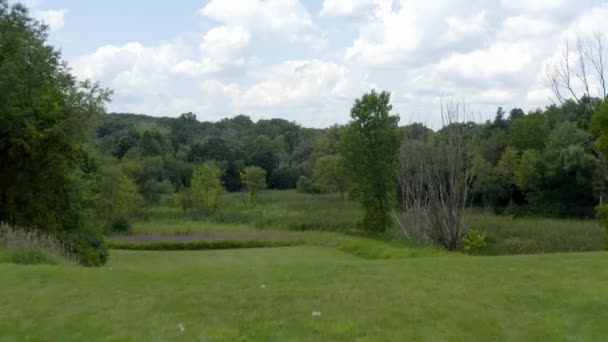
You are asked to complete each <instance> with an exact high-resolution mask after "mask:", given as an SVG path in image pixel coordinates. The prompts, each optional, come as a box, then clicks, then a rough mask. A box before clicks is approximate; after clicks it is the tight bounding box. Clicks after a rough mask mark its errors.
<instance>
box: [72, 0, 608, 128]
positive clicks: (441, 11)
mask: <svg viewBox="0 0 608 342" xmlns="http://www.w3.org/2000/svg"><path fill="white" fill-rule="evenodd" d="M602 1H604V3H603V4H600V5H593V4H591V2H590V0H581V2H575V1H570V0H568V1H566V0H549V1H528V0H526V1H521V0H501V1H493V2H488V1H482V0H472V1H468V0H467V1H465V0H434V1H429V0H352V1H345V0H324V1H323V2H322V5H321V9H320V10H319V12H318V13H317V14H318V16H317V17H314V16H311V15H310V14H309V12H308V11H309V9H310V8H311V7H312V6H308V7H306V6H304V5H303V3H304V2H303V1H302V2H300V1H297V0H266V1H262V0H232V1H228V0H210V1H209V2H208V3H207V4H206V5H205V6H204V7H202V8H201V9H200V10H199V12H198V13H199V15H201V16H202V17H204V18H202V19H201V20H203V19H204V20H205V27H210V28H209V29H208V30H206V31H205V32H199V33H198V35H196V36H195V37H196V38H189V39H188V40H181V39H175V40H172V41H169V42H159V43H156V44H150V45H144V44H141V43H138V42H132V43H128V44H124V45H117V46H113V45H106V46H101V47H100V48H98V49H96V50H95V51H93V52H92V53H90V54H88V55H85V56H82V57H80V58H77V59H76V60H74V61H73V62H74V63H73V66H74V70H75V71H76V73H77V74H78V75H79V76H82V77H89V78H93V79H96V80H100V81H102V84H104V85H106V86H110V87H112V88H114V89H115V94H116V95H115V102H114V104H113V105H112V106H111V109H113V110H118V111H137V112H144V113H148V114H153V115H178V114H179V113H181V112H184V111H194V112H196V113H197V114H198V116H199V118H202V119H207V120H215V119H219V118H221V117H224V116H230V115H234V114H238V113H244V114H248V115H251V116H252V117H253V118H254V119H259V118H267V117H277V116H278V117H283V118H286V119H289V120H296V121H298V122H301V123H303V124H305V125H313V126H327V125H330V124H332V123H334V122H346V121H347V119H348V112H349V109H350V107H351V105H352V102H353V100H354V99H355V98H357V97H359V96H361V94H362V93H364V92H366V91H369V89H371V88H372V87H375V88H378V87H377V86H380V88H381V89H386V90H389V91H391V92H392V93H393V94H394V95H393V98H392V100H393V104H394V107H395V111H396V112H398V113H400V114H401V115H402V117H403V118H404V122H409V121H411V120H414V121H417V120H420V121H423V122H425V123H427V124H429V125H431V126H433V127H437V125H438V123H439V121H440V119H439V116H438V115H437V110H438V102H437V99H438V98H439V97H440V96H447V97H450V96H453V97H456V98H464V99H465V100H466V101H467V102H468V104H469V108H472V109H474V110H476V111H478V112H479V113H482V114H483V115H487V116H493V113H495V111H496V107H497V106H503V107H505V108H510V107H515V106H517V107H522V108H524V109H526V110H527V109H529V108H530V107H536V106H543V105H545V104H548V103H549V101H548V100H547V96H548V94H549V95H550V91H549V89H548V88H547V80H546V77H545V74H544V69H543V67H544V66H545V64H546V63H547V62H549V61H550V58H552V57H553V56H555V54H556V52H557V51H558V50H559V48H560V44H561V43H563V41H564V40H565V39H566V38H568V37H570V38H572V37H574V36H575V35H577V34H581V33H582V34H587V33H590V32H592V31H602V32H608V20H606V18H608V3H606V2H605V1H606V0H602ZM304 4H307V3H304ZM320 17H322V18H320ZM335 17H342V18H351V19H352V18H355V19H356V24H357V25H356V26H355V25H351V24H353V22H352V21H345V20H342V19H339V18H335ZM336 23H340V25H346V26H345V27H344V29H343V28H342V27H336V26H334V25H336ZM328 41H329V42H331V44H329V45H327V44H326V43H327V42H328ZM319 47H321V48H319ZM326 47H327V48H326ZM487 116H486V117H483V118H488V117H487Z"/></svg>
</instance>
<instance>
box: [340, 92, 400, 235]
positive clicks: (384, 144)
mask: <svg viewBox="0 0 608 342" xmlns="http://www.w3.org/2000/svg"><path fill="white" fill-rule="evenodd" d="M391 110H392V106H391V104H390V93H388V92H384V91H383V92H381V93H377V92H375V91H373V90H372V92H371V93H368V94H365V95H363V96H362V97H361V98H360V99H357V100H355V104H354V105H353V107H352V109H351V118H352V120H351V121H350V123H349V125H348V127H347V128H346V130H345V132H344V136H343V139H342V141H341V142H340V145H339V151H340V154H341V155H342V157H343V158H344V165H345V167H346V168H347V169H348V171H349V173H351V174H352V182H353V187H354V191H355V192H356V193H357V194H358V195H359V198H360V201H361V204H362V206H363V209H364V216H363V221H362V225H363V226H364V227H365V228H366V229H369V230H370V231H377V232H383V231H385V230H386V229H387V228H388V227H389V226H390V225H391V218H390V215H389V213H390V211H391V209H392V206H393V200H394V197H395V195H394V192H395V185H396V176H397V174H396V172H397V152H398V151H399V137H398V131H397V124H398V122H399V116H397V115H391V114H390V111H391Z"/></svg>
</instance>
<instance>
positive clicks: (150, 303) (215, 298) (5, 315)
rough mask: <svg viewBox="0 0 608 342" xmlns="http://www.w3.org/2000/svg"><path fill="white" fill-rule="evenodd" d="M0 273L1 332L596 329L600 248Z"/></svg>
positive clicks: (395, 335)
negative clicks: (579, 251)
mask: <svg viewBox="0 0 608 342" xmlns="http://www.w3.org/2000/svg"><path fill="white" fill-rule="evenodd" d="M0 274H1V281H0V294H1V295H0V340H2V341H13V340H15V341H24V340H56V341H83V340H87V341H88V340H131V341H142V340H146V341H180V340H198V341H332V340H338V341H339V340H343V341H406V340H428V341H437V340H452V341H463V340H479V341H487V340H513V341H522V340H538V341H559V340H581V341H582V340H585V341H593V340H596V341H601V340H604V339H605V337H606V336H607V335H608V323H607V322H608V304H607V303H608V290H607V281H608V253H585V254H575V253H573V254H551V255H530V256H500V257H466V256H451V255H450V256H435V257H421V258H401V259H390V260H368V259H362V258H359V257H356V256H354V255H351V254H346V253H342V252H340V251H338V250H337V249H334V248H327V247H312V246H301V247H284V248H265V249H239V250H221V251H181V252H168V251H162V252H157V251H144V252H134V251H112V259H111V262H110V263H109V264H108V265H107V266H105V267H102V268H82V267H76V266H69V265H60V266H43V265H40V266H20V265H13V264H0ZM262 285H265V288H263V287H262ZM313 311H318V312H320V313H321V314H320V316H316V317H313V316H312V312H313ZM180 326H181V327H183V332H182V331H181V329H180Z"/></svg>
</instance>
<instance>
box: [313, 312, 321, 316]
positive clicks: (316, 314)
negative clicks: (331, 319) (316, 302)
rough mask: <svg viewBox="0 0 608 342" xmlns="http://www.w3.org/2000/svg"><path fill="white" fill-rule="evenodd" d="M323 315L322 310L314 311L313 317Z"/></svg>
mask: <svg viewBox="0 0 608 342" xmlns="http://www.w3.org/2000/svg"><path fill="white" fill-rule="evenodd" d="M318 316H321V311H313V312H312V317H318Z"/></svg>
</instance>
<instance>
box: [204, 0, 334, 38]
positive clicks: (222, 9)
mask: <svg viewBox="0 0 608 342" xmlns="http://www.w3.org/2000/svg"><path fill="white" fill-rule="evenodd" d="M199 13H200V14H201V15H203V16H206V17H208V18H210V19H212V20H215V21H217V22H220V23H222V24H223V25H225V26H231V27H232V26H239V27H241V28H243V29H245V30H247V31H250V32H252V34H255V35H256V36H257V37H258V38H264V37H266V38H269V37H268V35H271V36H272V37H280V38H282V39H285V40H287V41H289V42H298V41H305V42H311V43H317V42H319V41H320V40H322V39H323V38H322V37H321V35H320V31H319V29H318V27H317V25H316V24H315V23H314V22H313V20H312V18H311V16H310V14H309V13H308V11H307V10H306V8H305V7H304V6H302V4H301V3H300V2H299V1H298V0H211V1H210V2H209V3H208V4H207V5H205V6H204V7H203V8H201V9H200V10H199Z"/></svg>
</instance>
